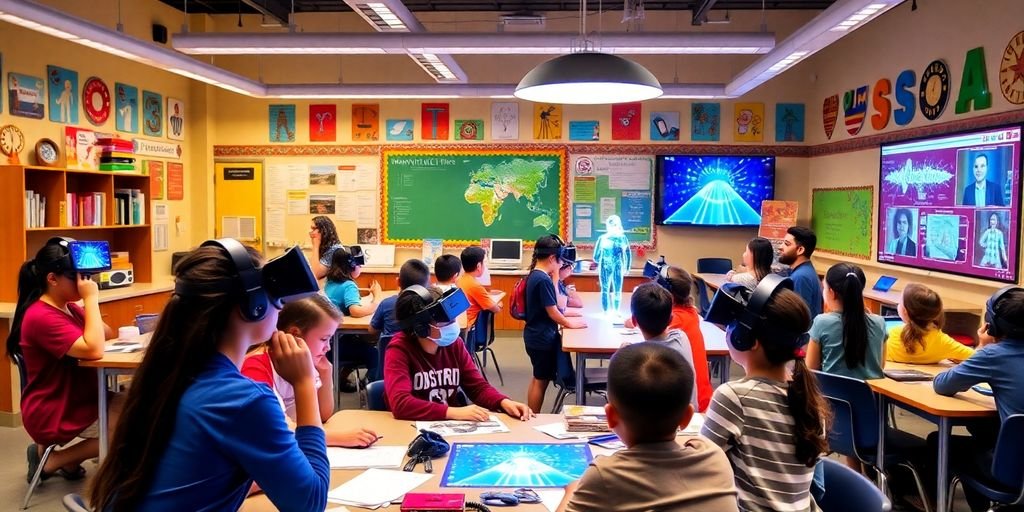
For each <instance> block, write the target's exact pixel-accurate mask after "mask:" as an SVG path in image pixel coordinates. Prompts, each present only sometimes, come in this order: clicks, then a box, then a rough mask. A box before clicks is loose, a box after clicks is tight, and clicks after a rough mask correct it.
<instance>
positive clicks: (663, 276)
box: [654, 264, 672, 293]
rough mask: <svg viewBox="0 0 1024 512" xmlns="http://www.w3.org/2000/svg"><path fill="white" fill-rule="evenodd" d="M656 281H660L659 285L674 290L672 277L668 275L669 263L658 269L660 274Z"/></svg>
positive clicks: (670, 290)
mask: <svg viewBox="0 0 1024 512" xmlns="http://www.w3.org/2000/svg"><path fill="white" fill-rule="evenodd" d="M654 282H656V283H658V285H659V286H661V287H662V288H664V289H666V290H668V291H669V293H671V292H672V278H670V277H668V265H667V264H665V265H662V266H661V268H659V269H658V276H657V277H655V278H654Z"/></svg>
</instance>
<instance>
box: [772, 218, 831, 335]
mask: <svg viewBox="0 0 1024 512" xmlns="http://www.w3.org/2000/svg"><path fill="white" fill-rule="evenodd" d="M817 245H818V237H817V235H815V234H814V231H812V230H811V229H810V228H805V227H803V226H793V227H791V228H789V229H787V230H786V238H785V240H783V242H782V249H781V250H780V251H779V263H782V264H784V265H789V266H790V267H791V268H792V269H793V272H792V273H790V274H789V278H790V279H792V280H793V291H794V292H796V293H797V295H799V296H800V297H801V298H802V299H804V302H806V303H807V307H808V308H810V309H811V318H812V319H813V318H814V317H816V316H818V315H820V314H821V301H822V298H821V279H819V278H818V272H817V271H816V270H814V264H812V263H811V255H812V254H814V248H815V246H817Z"/></svg>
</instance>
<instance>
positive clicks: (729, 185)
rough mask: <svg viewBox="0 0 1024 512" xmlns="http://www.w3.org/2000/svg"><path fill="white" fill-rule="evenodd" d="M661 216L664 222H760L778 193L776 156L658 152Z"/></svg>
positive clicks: (688, 223) (671, 223) (657, 206)
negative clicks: (765, 204) (765, 203)
mask: <svg viewBox="0 0 1024 512" xmlns="http://www.w3.org/2000/svg"><path fill="white" fill-rule="evenodd" d="M656 196H657V197H656V199H657V205H656V208H655V211H656V215H655V217H656V221H657V223H658V224H661V225H683V226H758V225H760V224H761V202H762V201H765V200H767V199H773V198H774V197H775V157H773V156H703V155H702V156H688V155H663V156H659V157H658V190H657V194H656Z"/></svg>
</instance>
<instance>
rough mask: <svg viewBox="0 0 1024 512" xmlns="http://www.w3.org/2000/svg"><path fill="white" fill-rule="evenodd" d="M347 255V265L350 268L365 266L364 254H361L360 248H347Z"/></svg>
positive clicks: (354, 246) (355, 246)
mask: <svg viewBox="0 0 1024 512" xmlns="http://www.w3.org/2000/svg"><path fill="white" fill-rule="evenodd" d="M348 254H349V257H348V263H349V266H350V268H356V267H361V266H363V265H366V254H365V253H363V248H362V247H360V246H358V245H350V246H349V248H348Z"/></svg>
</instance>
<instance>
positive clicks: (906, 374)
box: [882, 370, 935, 382]
mask: <svg viewBox="0 0 1024 512" xmlns="http://www.w3.org/2000/svg"><path fill="white" fill-rule="evenodd" d="M882 373H885V376H886V377H889V378H890V379H892V380H895V381H899V382H919V381H929V380H934V379H935V376H933V375H932V374H930V373H925V372H922V371H921V370H883V372H882Z"/></svg>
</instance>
